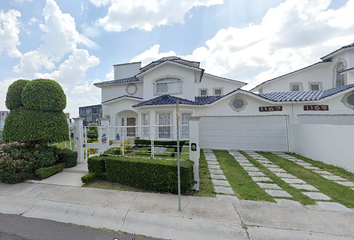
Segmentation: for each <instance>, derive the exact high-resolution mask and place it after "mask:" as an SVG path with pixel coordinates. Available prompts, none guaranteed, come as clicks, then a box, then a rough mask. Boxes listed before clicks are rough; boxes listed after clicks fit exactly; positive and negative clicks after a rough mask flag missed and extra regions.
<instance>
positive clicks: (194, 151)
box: [188, 117, 200, 191]
mask: <svg viewBox="0 0 354 240" xmlns="http://www.w3.org/2000/svg"><path fill="white" fill-rule="evenodd" d="M188 119H189V159H190V160H191V161H193V163H194V164H193V172H194V186H193V190H196V191H199V158H200V147H199V119H200V117H189V118H188Z"/></svg>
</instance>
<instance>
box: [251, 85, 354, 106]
mask: <svg viewBox="0 0 354 240" xmlns="http://www.w3.org/2000/svg"><path fill="white" fill-rule="evenodd" d="M353 87H354V84H350V85H346V86H342V87H337V88H332V89H328V90H324V91H296V92H272V93H260V94H258V95H259V96H260V97H263V98H265V99H268V100H271V101H273V102H300V101H316V100H321V99H324V98H326V97H329V96H332V95H334V94H337V93H340V92H342V91H345V90H347V89H350V88H353Z"/></svg>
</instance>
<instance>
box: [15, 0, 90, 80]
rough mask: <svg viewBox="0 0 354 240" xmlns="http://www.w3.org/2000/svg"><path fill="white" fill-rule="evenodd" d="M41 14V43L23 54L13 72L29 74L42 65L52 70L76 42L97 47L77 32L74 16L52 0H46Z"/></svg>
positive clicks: (75, 47)
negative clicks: (42, 19) (42, 20)
mask: <svg viewBox="0 0 354 240" xmlns="http://www.w3.org/2000/svg"><path fill="white" fill-rule="evenodd" d="M43 15H44V18H45V24H40V25H39V27H40V29H41V30H42V31H43V32H44V34H43V35H42V37H41V39H42V41H43V44H41V45H40V46H39V47H38V49H37V50H35V51H30V52H28V53H26V54H24V56H23V58H22V59H21V62H20V64H18V65H17V66H15V67H14V71H15V72H19V73H23V74H26V75H31V74H33V73H34V72H36V71H38V70H39V69H41V68H42V67H45V68H46V69H48V70H52V68H53V67H54V66H55V63H56V62H58V61H60V60H61V59H62V58H63V57H64V56H65V55H66V54H68V53H71V52H72V51H74V50H76V49H77V45H78V44H80V43H81V44H84V45H85V46H87V47H90V48H96V47H97V45H96V44H95V43H94V42H92V41H91V40H89V39H88V38H87V37H85V36H84V35H83V34H80V33H78V32H77V30H76V27H75V20H74V18H73V17H72V16H71V15H70V14H65V13H62V11H61V10H60V9H59V7H58V5H57V4H56V2H55V1H54V0H47V1H46V5H45V7H44V9H43ZM32 57H34V58H33V59H32Z"/></svg>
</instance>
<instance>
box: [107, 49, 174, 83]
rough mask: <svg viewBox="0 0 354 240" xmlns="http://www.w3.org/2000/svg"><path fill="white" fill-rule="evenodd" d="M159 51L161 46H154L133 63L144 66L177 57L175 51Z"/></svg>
mask: <svg viewBox="0 0 354 240" xmlns="http://www.w3.org/2000/svg"><path fill="white" fill-rule="evenodd" d="M159 49H160V45H158V44H156V45H154V46H152V47H151V48H150V49H148V50H146V51H145V52H143V53H141V54H139V55H138V56H135V57H134V58H133V59H132V60H131V61H132V62H142V65H143V66H144V65H146V64H149V63H150V62H152V61H154V60H156V59H159V58H162V57H168V56H176V53H175V52H174V51H169V52H162V53H159ZM112 73H113V72H112ZM106 76H107V75H106ZM112 79H113V78H112Z"/></svg>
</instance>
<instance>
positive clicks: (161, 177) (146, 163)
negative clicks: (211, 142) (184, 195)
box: [84, 156, 194, 193]
mask: <svg viewBox="0 0 354 240" xmlns="http://www.w3.org/2000/svg"><path fill="white" fill-rule="evenodd" d="M180 166H181V168H180V169H181V192H186V191H188V190H189V189H191V188H192V186H193V183H194V181H193V162H192V161H182V162H181V165H180ZM88 168H89V172H90V173H93V174H95V175H94V176H92V175H91V176H90V177H86V178H85V179H84V180H85V181H86V180H90V179H92V178H100V179H102V176H103V177H106V179H107V180H108V181H112V182H119V183H122V184H126V185H129V186H133V187H138V188H143V189H147V190H152V191H163V192H170V193H177V192H178V182H177V181H178V176H177V161H172V160H161V159H140V158H129V157H109V156H97V157H93V158H89V160H88Z"/></svg>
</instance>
